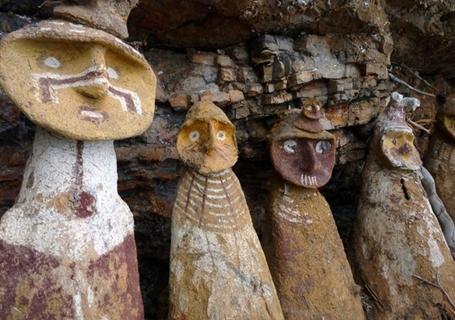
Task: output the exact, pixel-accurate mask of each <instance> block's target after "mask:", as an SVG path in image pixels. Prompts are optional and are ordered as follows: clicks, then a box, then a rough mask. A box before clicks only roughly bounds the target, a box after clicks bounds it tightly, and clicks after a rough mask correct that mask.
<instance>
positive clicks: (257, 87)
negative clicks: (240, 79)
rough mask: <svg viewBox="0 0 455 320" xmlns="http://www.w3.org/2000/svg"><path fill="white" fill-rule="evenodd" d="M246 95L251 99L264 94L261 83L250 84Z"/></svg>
mask: <svg viewBox="0 0 455 320" xmlns="http://www.w3.org/2000/svg"><path fill="white" fill-rule="evenodd" d="M246 91H247V93H246V95H247V96H249V97H255V96H257V95H259V94H262V92H263V88H262V85H261V84H260V83H250V84H248V85H247V86H246Z"/></svg>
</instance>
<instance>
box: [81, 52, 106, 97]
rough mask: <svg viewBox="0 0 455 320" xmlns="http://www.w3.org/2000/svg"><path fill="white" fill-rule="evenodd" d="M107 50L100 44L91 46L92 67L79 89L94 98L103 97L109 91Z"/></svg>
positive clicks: (83, 93)
mask: <svg viewBox="0 0 455 320" xmlns="http://www.w3.org/2000/svg"><path fill="white" fill-rule="evenodd" d="M105 53H106V50H105V49H104V48H103V47H100V46H94V47H92V48H90V51H89V55H90V60H91V67H90V69H89V71H88V72H87V73H86V75H85V77H84V79H83V80H82V81H81V82H82V85H81V86H79V87H78V88H77V91H78V92H79V93H80V94H82V95H83V96H86V97H88V98H92V99H102V98H104V97H105V96H106V95H107V94H108V91H109V80H108V77H107V67H106V61H105V58H104V57H105Z"/></svg>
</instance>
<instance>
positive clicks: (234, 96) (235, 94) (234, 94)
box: [229, 90, 245, 103]
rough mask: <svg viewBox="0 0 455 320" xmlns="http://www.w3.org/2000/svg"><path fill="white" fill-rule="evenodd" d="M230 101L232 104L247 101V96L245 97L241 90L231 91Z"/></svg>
mask: <svg viewBox="0 0 455 320" xmlns="http://www.w3.org/2000/svg"><path fill="white" fill-rule="evenodd" d="M229 99H230V100H231V102H232V103H236V102H240V101H243V100H245V96H244V95H243V92H242V91H240V90H230V91H229Z"/></svg>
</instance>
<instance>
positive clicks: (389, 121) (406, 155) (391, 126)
mask: <svg viewBox="0 0 455 320" xmlns="http://www.w3.org/2000/svg"><path fill="white" fill-rule="evenodd" d="M419 105H420V102H419V100H417V99H415V98H403V96H402V95H400V94H399V93H397V92H394V93H392V96H391V99H390V102H389V104H388V105H387V107H386V109H385V110H384V112H383V113H382V114H381V115H380V116H379V117H378V121H377V124H376V129H375V139H376V141H377V143H378V150H377V152H378V153H379V156H380V157H381V158H382V160H383V162H384V164H385V165H386V166H387V167H390V168H398V169H403V170H418V169H419V168H420V167H421V165H422V161H421V159H420V155H419V152H418V151H417V149H416V147H415V146H414V134H413V132H412V129H411V128H410V127H409V126H408V125H407V123H406V112H405V110H404V107H406V106H410V107H413V108H416V107H418V106H419Z"/></svg>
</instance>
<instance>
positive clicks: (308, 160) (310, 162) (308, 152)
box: [302, 141, 319, 172]
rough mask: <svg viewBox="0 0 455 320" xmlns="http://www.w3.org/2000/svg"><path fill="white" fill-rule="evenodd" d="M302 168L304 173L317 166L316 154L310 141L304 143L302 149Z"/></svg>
mask: <svg viewBox="0 0 455 320" xmlns="http://www.w3.org/2000/svg"><path fill="white" fill-rule="evenodd" d="M302 149H303V150H302V160H303V163H302V165H303V168H302V169H304V170H305V171H308V172H311V171H313V170H315V169H317V167H318V166H319V164H318V161H316V153H315V150H314V147H313V145H312V144H311V142H310V141H305V145H304V148H302Z"/></svg>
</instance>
